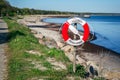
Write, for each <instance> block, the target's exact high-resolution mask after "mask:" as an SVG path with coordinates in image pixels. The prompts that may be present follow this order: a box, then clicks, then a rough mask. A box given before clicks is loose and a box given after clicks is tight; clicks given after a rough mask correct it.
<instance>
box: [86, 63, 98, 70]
mask: <svg viewBox="0 0 120 80" xmlns="http://www.w3.org/2000/svg"><path fill="white" fill-rule="evenodd" d="M86 64H87V65H91V66H93V67H94V68H95V69H96V70H98V71H99V66H97V65H96V63H95V62H93V61H87V62H86Z"/></svg>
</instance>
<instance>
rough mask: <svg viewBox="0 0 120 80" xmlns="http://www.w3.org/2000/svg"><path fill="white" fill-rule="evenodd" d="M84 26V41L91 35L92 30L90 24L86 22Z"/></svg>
mask: <svg viewBox="0 0 120 80" xmlns="http://www.w3.org/2000/svg"><path fill="white" fill-rule="evenodd" d="M83 28H84V34H83V40H84V41H87V39H88V37H89V34H90V30H89V26H88V24H87V23H85V24H84V25H83Z"/></svg>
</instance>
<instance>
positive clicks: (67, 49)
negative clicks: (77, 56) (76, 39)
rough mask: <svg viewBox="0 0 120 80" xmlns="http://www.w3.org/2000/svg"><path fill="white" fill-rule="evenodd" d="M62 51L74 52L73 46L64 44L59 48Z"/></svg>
mask: <svg viewBox="0 0 120 80" xmlns="http://www.w3.org/2000/svg"><path fill="white" fill-rule="evenodd" d="M61 49H62V50H63V51H64V52H67V53H68V52H74V47H73V46H70V45H67V46H64V47H63V48H61Z"/></svg>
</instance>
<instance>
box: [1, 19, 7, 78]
mask: <svg viewBox="0 0 120 80" xmlns="http://www.w3.org/2000/svg"><path fill="white" fill-rule="evenodd" d="M7 34H8V28H7V24H6V23H5V22H4V21H2V20H1V19H0V80H5V77H7V74H6V71H7V70H6V69H7V65H6V62H7V59H6V56H5V55H6V52H5V49H6V48H7Z"/></svg>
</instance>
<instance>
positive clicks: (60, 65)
mask: <svg viewBox="0 0 120 80" xmlns="http://www.w3.org/2000/svg"><path fill="white" fill-rule="evenodd" d="M47 61H48V62H49V63H51V64H52V65H53V68H54V69H55V70H61V69H62V70H66V69H67V67H66V65H65V64H63V63H62V62H60V61H59V62H58V61H56V60H55V58H50V57H49V58H47Z"/></svg>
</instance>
